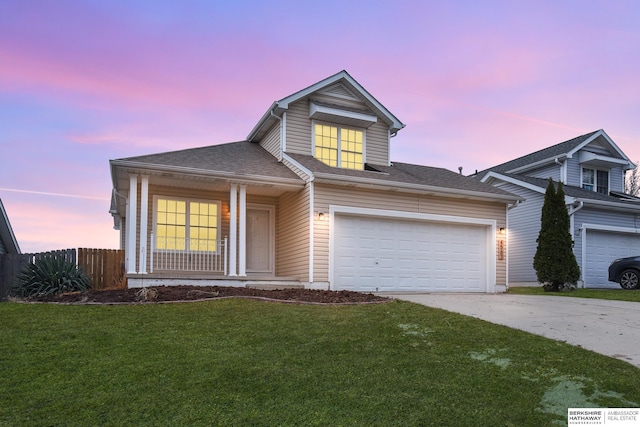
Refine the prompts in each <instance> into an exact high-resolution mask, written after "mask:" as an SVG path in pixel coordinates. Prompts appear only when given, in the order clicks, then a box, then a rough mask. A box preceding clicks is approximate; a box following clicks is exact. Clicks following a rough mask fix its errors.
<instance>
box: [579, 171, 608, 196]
mask: <svg viewBox="0 0 640 427" xmlns="http://www.w3.org/2000/svg"><path fill="white" fill-rule="evenodd" d="M582 188H584V189H585V190H589V191H597V192H598V193H602V194H609V171H604V170H597V169H589V168H582Z"/></svg>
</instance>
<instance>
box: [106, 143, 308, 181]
mask: <svg viewBox="0 0 640 427" xmlns="http://www.w3.org/2000/svg"><path fill="white" fill-rule="evenodd" d="M117 161H118V162H132V163H145V164H148V165H149V166H176V167H183V168H191V169H197V170H202V171H208V172H224V173H233V174H236V175H253V176H267V177H277V178H290V179H300V178H299V177H298V176H297V175H296V174H295V173H293V172H292V171H291V170H290V169H289V168H287V167H286V166H285V165H283V164H282V163H280V162H278V159H277V158H275V157H274V156H272V155H271V154H270V153H269V152H267V151H266V150H265V149H263V148H262V147H260V146H259V145H258V144H256V143H253V142H248V141H239V142H231V143H227V144H219V145H209V146H207V147H198V148H190V149H186V150H178V151H168V152H164V153H157V154H149V155H144V156H135V157H127V158H123V159H118V160H117Z"/></svg>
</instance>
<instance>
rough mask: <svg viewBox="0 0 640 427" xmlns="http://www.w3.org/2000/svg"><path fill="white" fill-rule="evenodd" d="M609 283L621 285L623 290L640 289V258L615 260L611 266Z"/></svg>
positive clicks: (632, 257)
mask: <svg viewBox="0 0 640 427" xmlns="http://www.w3.org/2000/svg"><path fill="white" fill-rule="evenodd" d="M609 281H610V282H616V283H620V286H622V289H638V287H640V256H630V257H627V258H618V259H615V260H613V262H612V263H611V265H610V266H609Z"/></svg>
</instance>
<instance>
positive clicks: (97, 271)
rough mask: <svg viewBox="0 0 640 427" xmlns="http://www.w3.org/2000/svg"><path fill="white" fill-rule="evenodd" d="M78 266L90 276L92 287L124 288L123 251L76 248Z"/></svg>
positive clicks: (125, 285) (125, 280) (125, 281)
mask: <svg viewBox="0 0 640 427" xmlns="http://www.w3.org/2000/svg"><path fill="white" fill-rule="evenodd" d="M78 267H80V268H82V269H83V270H84V272H85V273H87V274H88V275H89V277H91V284H92V288H93V289H126V287H127V279H126V277H125V275H124V251H122V250H115V249H86V248H80V249H78Z"/></svg>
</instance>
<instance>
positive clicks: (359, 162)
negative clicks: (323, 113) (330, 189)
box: [314, 123, 364, 170]
mask: <svg viewBox="0 0 640 427" xmlns="http://www.w3.org/2000/svg"><path fill="white" fill-rule="evenodd" d="M314 139H315V153H314V154H315V157H316V158H317V159H318V160H320V161H321V162H323V163H325V164H327V165H329V166H332V167H339V168H345V169H356V170H362V169H363V168H364V162H363V146H364V144H363V142H364V131H362V130H359V129H350V128H346V127H341V126H332V125H327V124H320V123H316V124H315V125H314Z"/></svg>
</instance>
